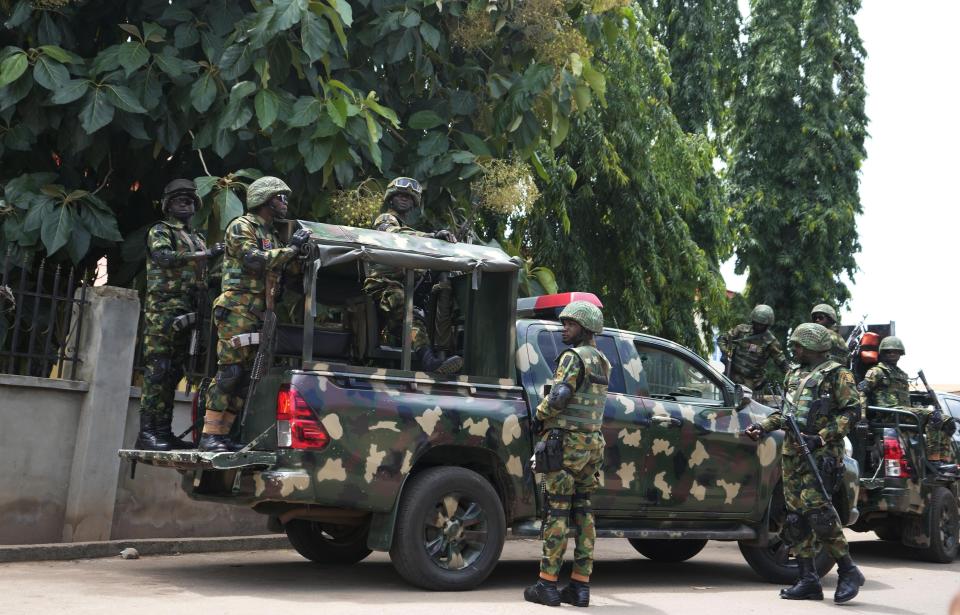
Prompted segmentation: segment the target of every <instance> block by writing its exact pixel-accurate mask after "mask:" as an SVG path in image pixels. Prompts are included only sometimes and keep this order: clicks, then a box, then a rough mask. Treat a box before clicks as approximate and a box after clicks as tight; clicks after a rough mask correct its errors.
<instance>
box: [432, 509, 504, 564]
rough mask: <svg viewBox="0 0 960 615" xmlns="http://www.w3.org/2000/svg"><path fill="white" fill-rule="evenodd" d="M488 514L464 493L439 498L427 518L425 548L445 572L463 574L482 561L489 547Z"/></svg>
mask: <svg viewBox="0 0 960 615" xmlns="http://www.w3.org/2000/svg"><path fill="white" fill-rule="evenodd" d="M487 530H488V520H487V514H486V512H485V511H484V510H483V507H481V506H480V504H479V503H477V502H476V501H474V500H473V499H471V498H470V497H468V496H466V495H464V494H461V493H456V492H454V493H448V494H446V495H444V496H443V497H442V498H440V499H439V500H438V501H437V502H436V503H435V504H434V506H433V507H432V508H430V509H429V510H428V511H427V514H426V515H425V517H424V528H423V538H424V541H423V547H424V550H425V551H426V553H427V557H429V558H430V560H431V561H432V562H433V563H434V564H435V565H437V566H438V567H440V568H443V569H444V570H463V569H464V568H467V567H469V566H472V565H473V564H474V563H476V561H477V560H478V559H479V558H480V555H481V554H482V553H483V550H484V548H485V547H486V544H487Z"/></svg>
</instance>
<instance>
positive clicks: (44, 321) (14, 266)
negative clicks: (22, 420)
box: [0, 249, 90, 380]
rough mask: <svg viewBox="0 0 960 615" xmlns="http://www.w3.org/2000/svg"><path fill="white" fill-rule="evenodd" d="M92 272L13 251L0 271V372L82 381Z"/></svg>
mask: <svg viewBox="0 0 960 615" xmlns="http://www.w3.org/2000/svg"><path fill="white" fill-rule="evenodd" d="M89 279H90V276H89V275H87V274H85V273H83V272H78V270H77V269H75V268H74V267H65V266H64V265H61V264H56V265H52V264H50V263H48V262H47V261H46V260H45V259H42V258H39V260H38V257H37V256H36V255H33V254H29V253H26V254H24V255H23V256H22V257H20V258H16V257H15V256H14V253H13V251H12V250H9V249H8V250H7V252H6V254H5V255H4V258H3V268H2V270H0V373H5V374H18V375H24V376H39V377H44V378H65V379H70V380H76V377H77V367H78V364H79V363H80V359H79V357H78V356H77V348H76V344H77V340H79V339H80V335H81V333H82V323H83V312H84V309H85V307H86V305H87V299H86V295H87V288H88V280H89Z"/></svg>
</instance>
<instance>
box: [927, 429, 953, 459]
mask: <svg viewBox="0 0 960 615" xmlns="http://www.w3.org/2000/svg"><path fill="white" fill-rule="evenodd" d="M924 435H925V436H926V441H927V459H929V460H930V461H939V462H940V463H953V457H954V455H953V437H951V436H949V435H947V434H946V433H945V432H943V431H941V430H940V429H939V426H937V425H927V429H926V432H925V434H924Z"/></svg>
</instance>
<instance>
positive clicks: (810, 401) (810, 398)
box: [783, 359, 842, 435]
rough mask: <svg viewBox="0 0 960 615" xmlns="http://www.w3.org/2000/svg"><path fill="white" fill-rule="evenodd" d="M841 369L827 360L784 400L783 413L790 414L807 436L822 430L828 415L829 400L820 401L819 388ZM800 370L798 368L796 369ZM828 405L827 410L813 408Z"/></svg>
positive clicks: (815, 368) (833, 362)
mask: <svg viewBox="0 0 960 615" xmlns="http://www.w3.org/2000/svg"><path fill="white" fill-rule="evenodd" d="M840 367H842V366H841V365H840V364H839V363H837V362H836V361H831V360H829V359H828V360H827V361H824V362H823V363H821V364H820V365H818V366H816V367H814V368H813V370H812V371H811V372H810V373H809V374H807V375H805V376H803V377H802V378H801V379H800V381H799V382H798V383H797V387H796V388H795V389H794V390H792V391H789V392H788V393H787V395H786V398H785V399H784V404H783V412H784V413H785V414H792V415H793V417H794V418H796V420H797V426H799V427H800V431H802V432H803V433H805V434H809V435H816V434H817V433H818V432H819V431H820V430H821V429H823V428H824V427H825V426H826V424H827V422H828V420H829V418H830V417H829V415H828V414H827V413H828V412H829V403H830V399H829V398H823V399H821V396H820V387H821V386H822V385H823V382H824V381H825V380H826V379H827V378H828V377H829V376H830V374H832V373H833V371H834V370H836V369H838V368H840ZM797 369H800V368H797ZM817 401H821V403H825V404H828V407H827V408H822V409H820V408H815V407H814V406H815V402H817Z"/></svg>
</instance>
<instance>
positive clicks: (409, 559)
mask: <svg viewBox="0 0 960 615" xmlns="http://www.w3.org/2000/svg"><path fill="white" fill-rule="evenodd" d="M465 528H473V529H465ZM506 532H507V529H506V521H505V519H504V514H503V505H502V504H501V502H500V498H499V496H498V495H497V492H496V491H495V490H494V488H493V486H492V485H491V484H490V483H489V482H487V480H486V479H485V478H483V477H482V476H480V475H479V474H477V473H476V472H472V471H470V470H467V469H465V468H454V467H443V468H429V469H427V470H424V471H423V472H421V473H419V474H417V475H416V476H414V477H413V478H411V479H410V483H409V484H408V485H407V486H406V487H405V488H404V490H403V494H402V495H401V496H400V507H399V510H398V511H397V525H396V528H395V530H394V534H393V546H392V547H391V548H390V559H391V561H392V562H393V566H394V568H396V570H397V572H398V573H399V574H400V576H402V577H403V578H404V579H405V580H406V581H407V582H409V583H411V584H413V585H416V586H417V587H422V588H423V589H431V590H440V591H462V590H467V589H473V588H474V587H476V586H478V585H480V583H482V582H483V581H484V580H485V579H486V578H487V577H488V576H489V575H490V573H491V572H493V568H494V567H495V566H496V565H497V561H499V559H500V553H501V551H503V541H504V538H505V536H506Z"/></svg>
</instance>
